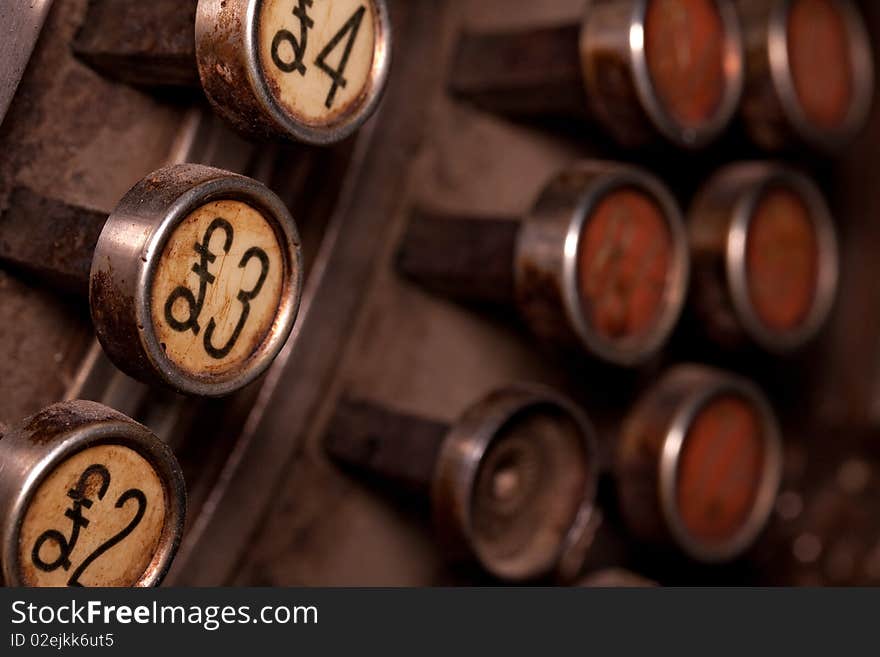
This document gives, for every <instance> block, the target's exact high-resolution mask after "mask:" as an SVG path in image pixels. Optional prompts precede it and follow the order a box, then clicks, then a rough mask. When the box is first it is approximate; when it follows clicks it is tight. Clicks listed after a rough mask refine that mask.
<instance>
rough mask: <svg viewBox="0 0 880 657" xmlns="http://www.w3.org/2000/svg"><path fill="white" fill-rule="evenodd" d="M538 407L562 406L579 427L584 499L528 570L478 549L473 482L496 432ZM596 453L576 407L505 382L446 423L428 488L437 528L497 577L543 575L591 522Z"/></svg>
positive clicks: (545, 393)
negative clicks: (547, 555) (552, 549)
mask: <svg viewBox="0 0 880 657" xmlns="http://www.w3.org/2000/svg"><path fill="white" fill-rule="evenodd" d="M542 407H549V408H554V409H557V410H561V411H563V412H564V413H565V414H566V415H568V416H569V417H570V418H571V419H572V420H573V421H574V422H575V424H576V426H577V427H578V429H579V433H580V436H581V439H582V446H583V449H584V456H585V459H584V463H583V466H584V468H585V471H586V472H585V474H586V483H585V486H584V491H583V499H582V500H581V502H580V504H579V506H578V509H577V511H576V512H575V514H574V515H573V517H572V521H571V525H570V527H569V528H568V529H567V530H566V533H565V535H564V536H563V537H562V540H561V541H560V545H559V550H558V551H557V553H556V554H555V555H554V556H553V558H552V559H550V560H548V563H546V564H542V565H541V566H540V567H539V568H536V569H535V570H534V571H530V572H513V571H505V570H504V569H503V568H501V567H500V566H499V564H497V563H493V562H492V561H491V560H490V559H488V558H487V557H486V556H485V555H484V554H481V552H480V550H479V548H478V547H477V546H476V545H475V544H474V542H473V541H472V540H471V537H472V536H473V532H474V527H473V516H472V501H473V496H474V485H475V483H476V479H477V475H478V473H479V471H480V466H481V464H482V461H483V457H484V455H485V454H486V451H487V450H488V448H489V446H490V445H491V444H492V442H493V441H494V440H495V438H496V436H497V435H498V434H499V432H501V431H502V430H503V429H504V428H505V427H507V426H508V425H509V424H510V423H511V422H513V421H514V420H516V419H517V418H518V417H519V416H520V415H522V414H523V413H525V412H527V411H531V410H534V409H540V408H542ZM598 458H599V457H598V443H597V440H596V435H595V432H594V430H593V427H592V425H591V424H590V422H589V420H588V419H587V417H586V415H585V414H584V413H583V411H581V410H580V409H579V408H578V407H577V406H575V405H574V404H573V403H572V402H570V401H568V400H567V399H566V398H564V397H562V396H561V395H559V394H557V393H556V392H554V391H553V390H551V389H550V388H547V387H545V386H539V385H516V386H509V387H507V388H504V389H503V390H500V391H497V392H495V393H491V394H490V395H489V396H488V397H486V398H485V399H483V400H482V401H480V402H478V403H476V404H474V405H473V406H471V407H470V408H469V409H468V410H467V411H465V413H464V415H463V416H462V417H461V419H460V420H459V421H458V422H456V423H455V424H453V425H452V427H451V428H450V431H449V433H448V434H447V436H446V438H445V440H444V442H443V446H442V447H441V449H440V453H439V456H438V459H437V465H436V466H435V469H434V479H433V483H432V487H431V501H432V506H433V509H434V517H435V520H436V521H437V524H438V526H439V527H440V528H441V529H450V530H452V531H454V533H455V534H456V535H455V536H453V537H452V539H453V540H454V541H463V542H464V544H465V545H466V546H467V548H468V549H469V551H470V552H471V553H472V554H473V555H474V556H475V557H476V558H477V560H478V561H479V562H480V564H481V565H482V566H483V568H485V569H486V571H488V572H489V573H491V574H492V575H494V576H495V577H498V578H500V579H505V580H519V581H522V580H530V579H534V578H537V577H540V576H543V575H547V574H549V573H551V572H552V571H553V570H554V569H555V568H556V566H557V564H558V562H559V561H560V560H562V558H563V557H564V556H565V554H564V553H565V551H566V550H567V549H568V548H569V547H571V546H572V545H576V544H578V543H579V542H580V540H579V539H580V533H581V532H583V531H586V530H587V529H589V523H587V522H585V520H586V519H587V518H589V517H590V516H592V514H593V513H594V501H595V497H596V488H597V486H598V476H599V475H598V472H599V470H598Z"/></svg>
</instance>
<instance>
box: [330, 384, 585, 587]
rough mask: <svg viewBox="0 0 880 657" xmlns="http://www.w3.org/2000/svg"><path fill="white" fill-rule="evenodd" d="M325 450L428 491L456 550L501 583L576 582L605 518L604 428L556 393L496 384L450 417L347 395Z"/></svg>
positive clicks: (405, 486) (442, 532) (405, 487)
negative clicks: (599, 497)
mask: <svg viewBox="0 0 880 657" xmlns="http://www.w3.org/2000/svg"><path fill="white" fill-rule="evenodd" d="M324 447H325V449H326V450H327V452H328V453H329V454H330V455H331V456H332V457H333V458H334V459H335V460H337V461H339V462H341V463H343V464H346V465H348V466H350V467H353V468H355V469H358V470H361V471H365V472H367V473H370V474H373V475H378V476H379V477H382V478H384V479H386V480H389V481H390V482H392V483H394V484H397V485H398V486H399V487H400V489H401V491H402V492H408V493H413V492H414V493H416V494H418V495H420V496H428V497H430V500H431V506H432V509H433V516H434V520H435V524H436V527H437V531H438V533H439V536H440V537H441V538H442V540H443V542H444V545H445V547H446V548H447V549H448V550H449V554H450V556H452V557H453V559H457V558H460V557H464V558H468V559H473V560H476V561H477V562H478V563H479V564H480V565H481V566H482V567H483V568H484V569H485V570H486V571H487V572H489V573H490V574H492V575H493V576H495V577H497V578H499V579H503V580H510V581H523V580H531V579H535V578H541V577H547V576H555V577H556V578H557V579H559V580H561V581H570V580H572V579H573V578H574V577H575V576H576V575H577V573H578V572H579V570H580V567H581V564H582V563H583V561H584V558H585V555H586V553H587V552H588V551H589V547H590V544H591V542H592V536H593V533H594V531H595V529H596V527H597V524H598V513H597V512H596V511H595V509H594V499H595V495H596V485H597V478H598V455H597V446H596V441H595V436H594V433H593V429H592V427H591V425H590V423H589V422H588V420H587V419H586V417H585V416H584V414H583V413H582V412H581V411H580V410H579V409H578V408H577V407H576V406H575V405H574V404H573V403H572V402H570V401H568V400H567V399H565V398H564V397H561V396H559V395H558V394H556V393H554V392H551V391H550V390H548V389H545V388H542V387H538V386H513V387H509V388H504V389H500V390H496V391H494V392H492V393H491V394H489V395H488V396H486V397H485V398H484V399H482V400H480V401H479V402H477V403H475V404H474V405H473V406H471V407H470V408H469V409H468V410H466V411H465V413H464V414H463V415H462V416H461V417H460V418H459V419H458V420H457V421H456V422H454V423H453V424H451V425H448V424H445V423H442V422H437V421H434V420H428V419H424V418H419V417H414V416H411V415H405V414H402V413H399V412H396V411H391V410H388V409H385V408H382V407H380V406H378V405H376V404H371V403H367V402H363V401H352V400H344V401H343V402H342V403H340V405H339V406H338V407H337V409H336V413H335V415H334V417H333V420H332V421H331V424H330V428H329V429H328V432H327V434H326V436H325V439H324Z"/></svg>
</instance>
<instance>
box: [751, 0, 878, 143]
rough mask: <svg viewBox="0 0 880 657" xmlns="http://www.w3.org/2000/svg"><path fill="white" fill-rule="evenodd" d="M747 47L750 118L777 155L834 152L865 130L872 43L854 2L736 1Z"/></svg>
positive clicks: (758, 135) (753, 132)
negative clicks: (799, 149) (795, 149)
mask: <svg viewBox="0 0 880 657" xmlns="http://www.w3.org/2000/svg"><path fill="white" fill-rule="evenodd" d="M736 3H737V9H738V10H739V12H740V15H741V17H742V23H743V32H744V34H745V43H746V45H747V49H748V52H747V57H746V63H747V70H746V91H745V97H744V100H743V116H744V117H745V120H746V125H747V127H748V130H749V132H750V134H751V135H752V138H753V139H754V140H755V141H756V142H757V143H758V144H760V145H762V146H763V147H765V148H768V149H771V150H778V149H784V148H787V147H791V146H803V145H807V146H810V147H813V148H815V149H818V150H820V151H821V150H824V151H833V150H836V149H839V148H841V147H843V146H845V145H846V144H848V143H849V142H850V141H851V140H852V139H853V137H855V135H856V134H857V133H858V132H859V131H860V130H861V129H862V128H863V127H864V125H865V123H866V121H867V119H868V115H869V112H870V109H871V102H872V97H873V93H874V58H873V54H872V48H871V41H870V38H869V37H868V32H867V30H866V28H865V25H864V22H863V20H862V17H861V14H860V12H859V9H858V8H857V7H856V5H855V4H854V3H852V2H851V0H775V1H774V2H764V1H763V0H761V1H755V0H736Z"/></svg>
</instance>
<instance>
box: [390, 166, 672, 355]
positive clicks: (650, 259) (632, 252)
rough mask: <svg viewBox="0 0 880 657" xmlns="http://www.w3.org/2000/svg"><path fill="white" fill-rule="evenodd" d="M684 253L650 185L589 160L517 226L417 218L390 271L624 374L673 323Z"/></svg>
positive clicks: (642, 177) (664, 194)
mask: <svg viewBox="0 0 880 657" xmlns="http://www.w3.org/2000/svg"><path fill="white" fill-rule="evenodd" d="M687 251H688V249H687V238H686V232H685V228H684V225H683V223H682V220H681V215H680V212H679V210H678V206H677V205H676V203H675V200H674V199H673V198H672V196H671V194H670V193H669V192H668V191H667V190H666V188H665V187H664V186H663V185H662V184H661V183H660V182H659V181H658V180H657V179H656V178H654V177H653V176H652V175H650V174H648V173H646V172H644V171H642V170H640V169H637V168H634V167H630V166H627V165H622V164H616V163H608V162H595V161H593V162H582V163H578V164H575V165H572V166H570V167H568V168H567V169H565V170H563V171H561V172H560V173H559V174H557V175H556V176H554V177H553V178H552V179H551V180H550V181H549V183H548V184H547V185H546V186H545V188H544V190H543V192H542V193H541V195H540V196H539V198H538V200H537V201H536V203H535V204H534V206H533V208H532V209H531V211H530V212H529V213H528V214H527V215H526V216H525V217H524V218H522V219H517V218H509V217H502V218H488V217H470V216H466V215H452V214H449V213H428V212H424V211H421V210H417V211H415V212H414V213H413V216H412V219H411V222H410V225H409V228H408V231H407V233H406V235H405V236H404V239H403V242H402V244H401V247H400V252H399V257H398V269H399V271H401V273H403V274H404V275H405V276H407V277H408V278H410V279H412V280H414V281H416V282H418V283H419V284H421V285H423V286H425V287H426V288H428V289H430V290H432V291H436V292H439V293H442V294H446V295H450V296H453V297H456V298H460V299H464V300H469V301H480V302H484V301H488V302H492V303H494V304H496V305H512V306H515V307H516V308H518V310H519V313H520V315H521V316H522V317H523V318H524V319H525V321H526V323H527V324H528V325H529V326H530V328H531V329H532V331H533V332H534V333H535V334H536V335H538V336H539V337H542V338H544V339H547V340H550V341H551V342H554V343H558V344H561V345H564V346H570V345H574V346H578V347H580V348H581V349H582V350H583V351H585V352H586V353H587V354H589V355H590V356H592V357H595V358H598V359H600V360H601V361H604V362H607V363H610V364H613V365H620V366H633V365H638V364H640V363H643V362H644V361H646V360H647V359H649V358H650V357H652V356H653V355H654V354H656V353H657V351H659V349H660V348H661V347H662V346H663V344H664V343H665V342H666V340H667V338H668V337H669V335H670V334H671V332H672V330H673V328H674V327H675V325H676V323H677V321H678V318H679V316H680V314H681V310H682V306H683V304H684V301H685V296H686V292H687V285H688V272H689V259H688V252H687Z"/></svg>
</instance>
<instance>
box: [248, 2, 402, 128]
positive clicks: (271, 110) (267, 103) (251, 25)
mask: <svg viewBox="0 0 880 657" xmlns="http://www.w3.org/2000/svg"><path fill="white" fill-rule="evenodd" d="M372 2H373V3H374V5H375V7H376V21H375V34H376V37H375V39H376V47H375V48H374V52H373V66H372V68H371V70H370V80H369V84H368V85H367V87H366V89H365V91H364V94H363V96H364V100H363V102H361V103H359V104H358V105H357V106H356V109H355V110H354V111H353V112H346V113H345V114H343V115H342V116H341V117H340V118H339V119H338V120H337V121H335V122H334V123H331V124H326V125H324V124H316V125H315V126H306V125H303V124H302V123H297V122H296V121H294V120H292V119H291V117H290V115H289V114H288V113H287V112H286V111H284V109H283V108H282V107H281V106H280V105H279V104H278V102H277V101H276V100H275V98H274V96H273V95H272V93H271V92H270V90H269V87H268V85H267V83H266V80H265V76H264V75H263V73H262V70H263V69H262V62H261V58H260V40H259V39H260V27H259V23H260V20H259V16H260V8H261V6H262V4H263V0H250V2H249V4H248V7H247V11H246V13H245V26H244V29H245V36H244V46H245V53H244V59H245V62H246V70H247V74H248V79H249V83H250V86H251V89H252V90H253V93H254V96H255V98H256V99H257V102H258V103H259V104H260V106H261V107H262V108H263V110H264V111H265V112H266V114H267V115H268V116H271V117H272V119H273V120H274V121H275V122H276V123H277V124H278V125H281V126H284V128H285V130H286V131H287V132H288V133H289V134H290V135H292V136H293V137H294V138H296V139H298V140H300V141H303V142H305V143H307V144H316V145H327V144H333V143H336V142H338V141H342V140H343V139H345V138H346V137H349V136H350V135H352V134H353V133H354V132H355V131H357V129H358V128H360V127H361V125H363V123H364V121H366V120H367V119H368V118H369V117H370V115H371V114H372V113H373V112H374V111H375V110H376V107H377V106H378V104H379V102H380V101H381V100H382V94H383V92H384V91H385V87H386V86H387V82H388V75H389V72H390V70H391V48H392V45H391V44H392V41H391V39H392V37H391V18H390V16H389V15H388V7H387V5H386V3H385V0H372Z"/></svg>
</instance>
